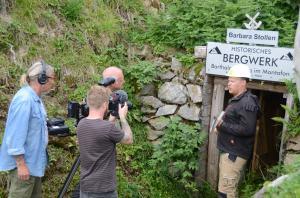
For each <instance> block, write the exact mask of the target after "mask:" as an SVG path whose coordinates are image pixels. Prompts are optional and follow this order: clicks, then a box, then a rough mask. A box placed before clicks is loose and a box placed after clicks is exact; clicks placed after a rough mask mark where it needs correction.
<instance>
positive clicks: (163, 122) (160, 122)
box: [148, 116, 170, 131]
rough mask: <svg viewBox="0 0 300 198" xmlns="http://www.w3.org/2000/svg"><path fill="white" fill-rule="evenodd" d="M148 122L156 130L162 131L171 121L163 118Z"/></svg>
mask: <svg viewBox="0 0 300 198" xmlns="http://www.w3.org/2000/svg"><path fill="white" fill-rule="evenodd" d="M148 122H149V124H150V125H151V126H152V127H153V128H154V129H155V130H157V131H160V130H163V129H164V128H166V127H167V125H168V124H169V122H170V120H169V119H168V118H166V117H163V116H162V117H158V118H154V119H150V120H148Z"/></svg>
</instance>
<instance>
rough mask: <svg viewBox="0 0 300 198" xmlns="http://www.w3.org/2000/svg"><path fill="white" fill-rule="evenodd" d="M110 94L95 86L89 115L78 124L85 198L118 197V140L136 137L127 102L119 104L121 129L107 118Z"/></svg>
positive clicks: (82, 190)
mask: <svg viewBox="0 0 300 198" xmlns="http://www.w3.org/2000/svg"><path fill="white" fill-rule="evenodd" d="M121 71H122V70H121ZM123 81H124V78H123ZM123 83H124V82H122V83H120V84H121V85H122V84H123ZM110 94H111V91H110V90H109V89H107V88H105V87H104V86H98V85H94V86H92V87H91V89H90V90H89V92H88V95H87V104H88V106H89V115H88V116H87V117H86V118H83V119H81V120H80V122H79V124H78V127H77V136H78V141H79V151H80V161H81V163H80V166H81V173H80V197H81V198H90V197H108V198H116V197H118V195H117V191H116V170H115V168H116V143H122V144H132V142H133V136H132V131H131V128H130V126H129V124H128V122H127V120H126V116H127V112H128V106H127V103H126V102H125V104H124V105H123V106H121V104H119V108H118V115H119V118H120V123H121V129H118V128H117V127H116V126H115V125H114V123H113V122H110V121H106V120H103V118H104V116H105V114H106V112H107V110H108V105H109V97H110Z"/></svg>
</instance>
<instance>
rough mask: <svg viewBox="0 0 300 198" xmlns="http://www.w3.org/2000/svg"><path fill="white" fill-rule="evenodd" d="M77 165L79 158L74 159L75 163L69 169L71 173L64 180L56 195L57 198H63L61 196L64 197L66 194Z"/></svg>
mask: <svg viewBox="0 0 300 198" xmlns="http://www.w3.org/2000/svg"><path fill="white" fill-rule="evenodd" d="M79 164H80V159H79V156H78V157H77V158H76V160H75V162H74V163H73V166H72V168H71V171H70V172H69V174H68V176H67V178H66V180H65V183H64V185H63V187H62V188H61V189H60V192H59V194H58V198H63V196H64V195H65V193H66V192H67V189H68V187H69V185H70V183H71V181H72V179H73V176H74V175H75V173H76V171H77V169H78V167H79Z"/></svg>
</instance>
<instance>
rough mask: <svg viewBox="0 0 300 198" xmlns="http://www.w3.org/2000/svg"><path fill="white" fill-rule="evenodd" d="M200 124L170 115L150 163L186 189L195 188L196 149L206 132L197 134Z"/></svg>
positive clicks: (201, 142)
mask: <svg viewBox="0 0 300 198" xmlns="http://www.w3.org/2000/svg"><path fill="white" fill-rule="evenodd" d="M200 128H201V126H200V125H199V124H196V125H194V126H191V125H187V124H184V123H182V119H181V118H180V117H172V118H171V121H170V123H169V125H168V128H167V129H166V130H165V135H164V136H163V141H162V143H161V144H160V145H158V146H157V148H156V149H155V151H154V154H153V159H152V160H151V164H152V166H153V167H154V170H157V171H158V173H162V174H165V175H168V174H170V175H171V176H172V177H173V178H174V180H175V181H178V182H180V183H181V184H183V185H184V186H185V187H186V188H187V189H191V190H197V187H196V183H195V182H194V179H193V178H194V177H193V175H194V173H195V171H196V170H197V169H198V152H197V151H198V149H199V147H200V146H201V145H202V144H203V143H204V141H205V140H206V136H207V135H206V133H204V132H202V133H200V134H199V129H200Z"/></svg>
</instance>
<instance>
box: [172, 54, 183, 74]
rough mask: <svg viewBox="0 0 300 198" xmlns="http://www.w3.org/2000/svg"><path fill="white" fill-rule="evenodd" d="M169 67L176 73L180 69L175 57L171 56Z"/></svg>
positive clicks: (180, 66) (180, 65) (179, 63)
mask: <svg viewBox="0 0 300 198" xmlns="http://www.w3.org/2000/svg"><path fill="white" fill-rule="evenodd" d="M171 69H172V70H173V71H174V72H176V73H178V72H180V71H181V70H182V64H181V62H179V61H178V60H177V59H176V58H175V57H172V63H171Z"/></svg>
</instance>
